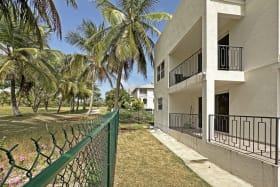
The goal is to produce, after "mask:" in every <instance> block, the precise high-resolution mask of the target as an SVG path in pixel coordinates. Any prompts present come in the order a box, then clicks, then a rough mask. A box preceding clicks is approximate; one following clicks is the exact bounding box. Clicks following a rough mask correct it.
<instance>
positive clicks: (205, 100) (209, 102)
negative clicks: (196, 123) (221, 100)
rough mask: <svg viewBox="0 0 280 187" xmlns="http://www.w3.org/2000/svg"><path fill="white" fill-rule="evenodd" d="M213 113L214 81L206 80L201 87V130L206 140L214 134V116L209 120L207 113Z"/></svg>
mask: <svg viewBox="0 0 280 187" xmlns="http://www.w3.org/2000/svg"><path fill="white" fill-rule="evenodd" d="M214 113H215V81H214V80H206V81H204V83H203V87H202V132H203V140H205V141H208V140H209V138H210V137H211V138H212V137H213V135H214V118H211V120H209V115H211V114H214ZM209 126H210V128H209ZM209 130H210V132H209ZM209 135H210V137H209Z"/></svg>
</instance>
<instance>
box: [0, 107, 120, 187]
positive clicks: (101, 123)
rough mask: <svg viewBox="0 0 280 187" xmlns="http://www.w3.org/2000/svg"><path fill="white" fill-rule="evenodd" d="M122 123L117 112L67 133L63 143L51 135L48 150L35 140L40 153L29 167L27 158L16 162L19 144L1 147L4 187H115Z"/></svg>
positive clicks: (1, 182) (0, 170)
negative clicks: (118, 144)
mask: <svg viewBox="0 0 280 187" xmlns="http://www.w3.org/2000/svg"><path fill="white" fill-rule="evenodd" d="M118 123H119V112H118V111H114V112H111V113H108V114H106V115H104V116H100V117H98V118H96V119H94V120H91V121H86V122H84V123H83V124H81V125H78V126H74V127H72V128H71V129H70V130H63V132H64V135H63V137H64V138H63V140H62V141H59V142H58V139H57V138H56V133H50V137H51V139H52V145H49V146H48V147H49V149H48V150H46V149H45V147H44V146H43V144H40V143H41V142H40V139H32V141H33V143H34V147H35V149H36V152H35V153H34V160H33V161H32V163H31V164H30V165H29V166H26V165H24V164H23V163H22V162H23V160H24V158H22V159H23V160H20V161H19V162H17V161H15V160H16V159H15V157H14V152H15V151H16V149H17V146H18V145H15V146H13V147H12V148H10V149H5V148H3V147H0V158H1V157H2V158H1V159H2V160H3V157H4V155H6V159H7V160H6V161H7V162H5V164H6V165H5V166H3V165H1V167H0V186H1V187H2V186H18V185H20V186H22V185H24V186H27V187H35V186H36V187H37V186H38V187H39V186H40V187H41V186H108V187H109V186H113V180H114V168H115V159H116V150H117V136H118ZM3 153H4V154H3ZM32 154H33V153H32ZM4 167H5V168H4ZM6 168H7V169H6Z"/></svg>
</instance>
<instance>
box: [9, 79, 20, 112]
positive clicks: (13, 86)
mask: <svg viewBox="0 0 280 187" xmlns="http://www.w3.org/2000/svg"><path fill="white" fill-rule="evenodd" d="M11 103H12V108H13V115H14V116H21V113H20V111H19V109H18V105H17V98H16V81H15V76H14V75H12V78H11Z"/></svg>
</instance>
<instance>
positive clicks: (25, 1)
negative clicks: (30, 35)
mask: <svg viewBox="0 0 280 187" xmlns="http://www.w3.org/2000/svg"><path fill="white" fill-rule="evenodd" d="M65 1H66V3H67V5H69V4H70V5H72V6H73V7H74V8H77V4H76V1H75V0H65ZM11 11H12V14H13V15H14V16H16V17H18V18H19V19H21V20H24V21H23V23H24V24H25V25H26V26H28V27H30V28H31V29H32V30H34V31H35V34H36V36H37V39H38V40H39V41H41V43H40V44H41V45H40V46H41V48H42V47H43V43H42V35H41V32H40V27H39V24H38V23H45V24H47V25H48V26H49V27H50V28H51V30H53V31H56V32H57V35H58V36H59V37H60V38H62V31H61V21H60V17H59V13H58V11H57V9H56V7H55V3H54V1H53V0H40V1H39V0H4V1H0V19H5V20H6V24H7V25H13V23H12V21H11V17H12V16H11Z"/></svg>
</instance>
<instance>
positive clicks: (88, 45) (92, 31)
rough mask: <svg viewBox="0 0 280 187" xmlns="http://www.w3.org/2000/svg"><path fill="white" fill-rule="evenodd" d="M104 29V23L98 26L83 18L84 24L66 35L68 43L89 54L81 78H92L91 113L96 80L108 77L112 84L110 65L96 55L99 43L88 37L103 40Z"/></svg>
mask: <svg viewBox="0 0 280 187" xmlns="http://www.w3.org/2000/svg"><path fill="white" fill-rule="evenodd" d="M104 30H105V28H104V24H101V25H99V26H97V25H95V24H94V23H93V22H91V21H90V20H83V22H82V24H81V25H80V26H79V27H78V29H77V30H76V31H72V32H69V33H68V34H67V36H66V41H67V42H68V43H70V44H72V45H74V46H77V47H79V48H80V49H81V50H82V51H84V52H85V53H86V56H87V63H86V64H85V68H84V69H83V70H82V71H81V74H80V75H81V76H80V80H81V79H83V78H86V79H90V80H91V97H90V106H89V110H88V114H90V112H91V111H92V108H93V101H94V92H95V89H94V88H95V82H96V80H99V81H103V80H104V79H105V78H107V80H108V81H109V83H110V84H111V85H112V82H111V77H112V73H109V72H110V71H108V70H109V66H107V65H106V64H104V63H103V64H101V63H100V61H97V60H96V58H95V56H96V54H97V52H98V48H97V45H96V44H95V43H93V42H90V41H88V39H89V38H91V37H93V36H95V37H96V40H98V41H101V40H102V38H103V37H104V34H102V33H103V31H104Z"/></svg>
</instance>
